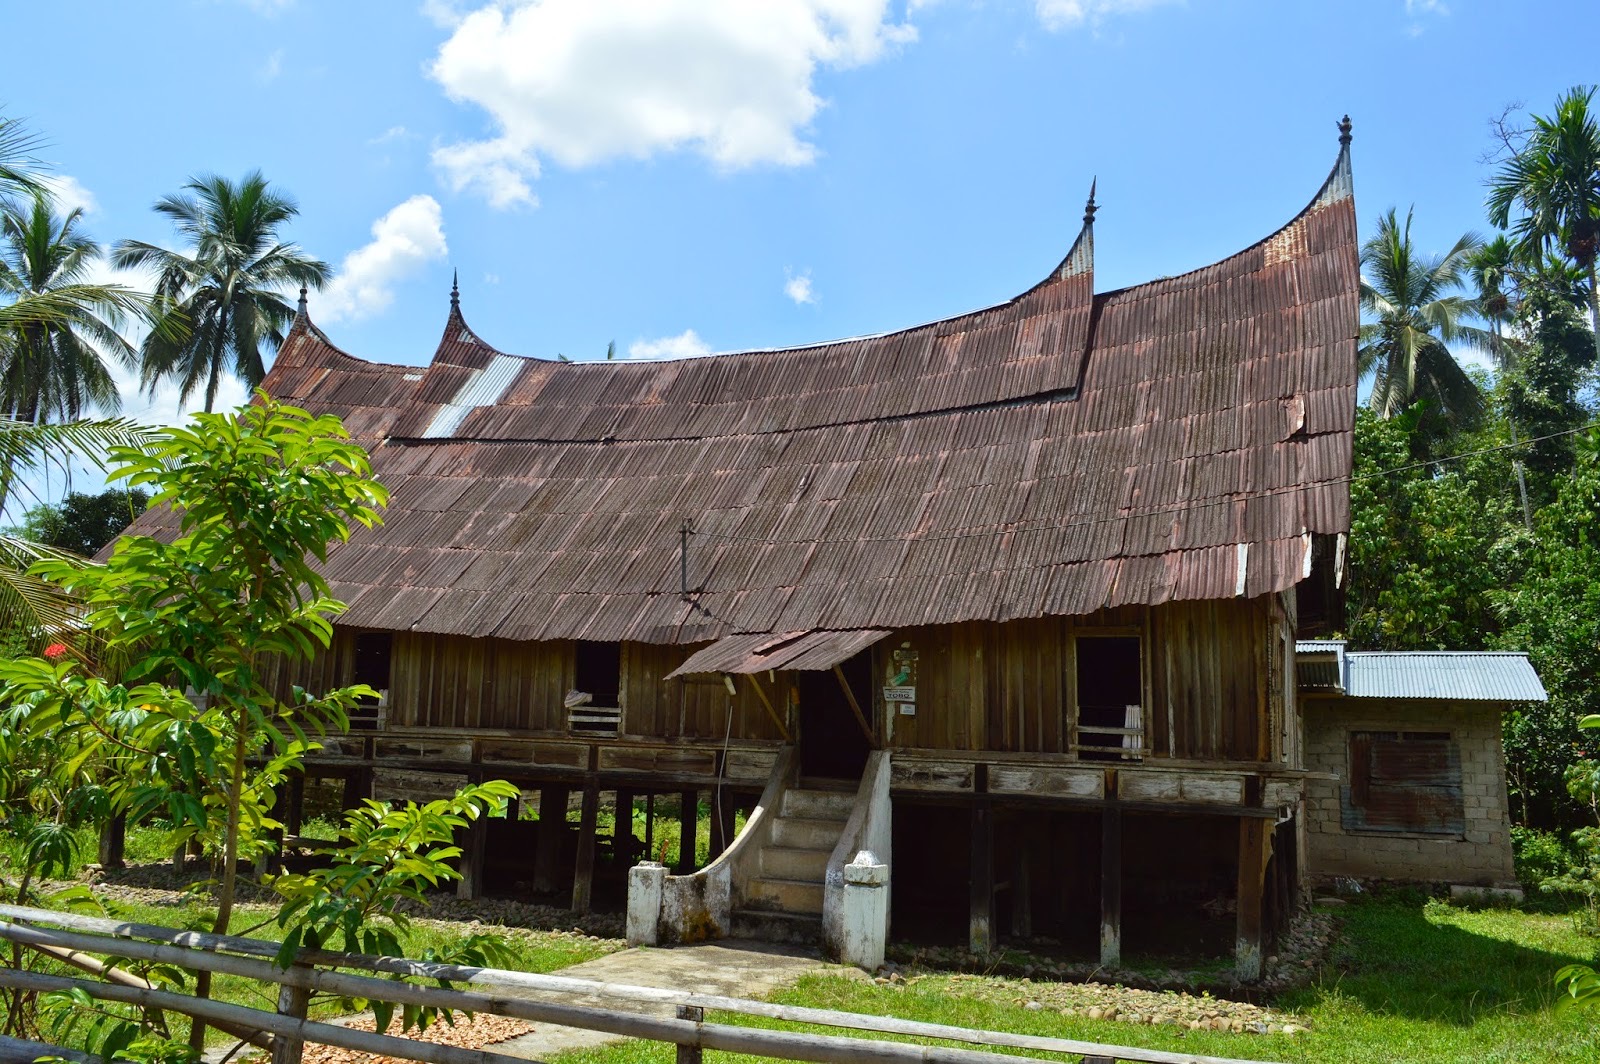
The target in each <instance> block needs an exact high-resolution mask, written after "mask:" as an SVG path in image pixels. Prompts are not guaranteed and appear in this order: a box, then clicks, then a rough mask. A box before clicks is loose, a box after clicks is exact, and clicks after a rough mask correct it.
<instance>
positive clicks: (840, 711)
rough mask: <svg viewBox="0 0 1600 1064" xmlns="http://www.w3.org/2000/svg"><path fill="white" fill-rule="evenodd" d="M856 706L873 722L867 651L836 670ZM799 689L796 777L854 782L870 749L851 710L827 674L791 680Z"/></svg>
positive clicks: (806, 674)
mask: <svg viewBox="0 0 1600 1064" xmlns="http://www.w3.org/2000/svg"><path fill="white" fill-rule="evenodd" d="M839 670H840V672H842V673H844V678H845V682H846V683H847V684H849V685H850V693H851V694H853V695H855V698H856V704H857V705H858V706H860V707H861V711H862V712H863V713H865V714H866V715H867V720H868V722H870V721H871V720H872V651H871V650H863V651H862V652H861V653H859V654H857V655H856V656H855V657H853V658H851V659H850V660H848V661H846V662H843V663H842V664H841V665H840V666H839ZM796 675H797V676H798V677H799V683H798V684H797V686H798V687H799V688H800V774H801V775H802V776H819V777H822V778H825V779H843V780H859V779H860V778H861V773H862V772H863V771H864V770H865V769H866V767H867V755H868V754H869V753H871V752H872V744H871V743H869V742H868V741H867V737H866V736H865V735H863V734H862V733H861V724H860V723H859V722H858V721H857V720H856V714H855V711H854V710H852V709H851V708H850V702H849V699H847V698H846V697H845V693H844V688H843V687H841V686H840V684H839V677H838V676H837V675H835V674H834V672H833V670H832V669H827V670H822V671H816V672H812V671H807V672H800V673H797V674H796Z"/></svg>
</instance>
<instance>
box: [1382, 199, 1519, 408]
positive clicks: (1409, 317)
mask: <svg viewBox="0 0 1600 1064" xmlns="http://www.w3.org/2000/svg"><path fill="white" fill-rule="evenodd" d="M1479 243H1480V241H1479V240H1478V238H1477V236H1475V235H1474V234H1472V233H1467V234H1465V235H1463V236H1462V237H1461V238H1460V239H1459V240H1457V241H1456V242H1455V244H1454V245H1453V246H1452V247H1451V248H1450V250H1449V251H1448V252H1446V253H1445V254H1444V255H1442V256H1439V257H1428V256H1424V255H1421V254H1419V253H1418V251H1417V249H1416V247H1415V246H1414V245H1413V244H1412V242H1411V212H1409V211H1408V212H1407V213H1406V219H1405V222H1404V224H1402V223H1401V222H1400V221H1399V219H1398V218H1397V216H1396V213H1395V211H1394V209H1393V208H1390V209H1389V211H1388V213H1387V214H1384V215H1383V216H1382V217H1380V218H1379V219H1378V231H1377V232H1376V233H1374V234H1373V235H1372V236H1371V237H1370V238H1369V239H1368V240H1367V241H1366V243H1364V244H1362V245H1361V309H1362V310H1363V311H1365V312H1366V314H1367V316H1368V321H1367V323H1366V324H1364V325H1362V326H1361V347H1360V354H1359V356H1358V358H1359V363H1358V365H1359V368H1360V373H1361V375H1362V376H1363V377H1370V378H1371V381H1372V393H1371V397H1370V399H1369V402H1370V404H1371V406H1372V408H1373V409H1374V410H1376V411H1377V412H1378V413H1379V414H1380V415H1381V416H1383V417H1386V418H1389V417H1394V416H1396V415H1397V414H1399V413H1400V412H1401V411H1404V410H1406V409H1408V408H1410V407H1411V406H1412V405H1413V404H1415V403H1416V402H1417V401H1418V400H1424V399H1425V400H1427V402H1428V408H1429V413H1428V415H1427V419H1426V428H1427V430H1428V432H1429V433H1430V434H1431V435H1434V436H1438V435H1443V434H1447V433H1448V432H1449V431H1451V430H1453V429H1454V428H1456V427H1460V426H1466V425H1470V424H1471V423H1472V422H1473V421H1475V420H1476V418H1477V417H1478V414H1479V413H1480V412H1481V410H1482V407H1483V397H1482V395H1481V394H1480V393H1479V391H1478V386H1477V384H1476V383H1475V382H1474V381H1473V380H1472V378H1471V377H1470V376H1468V375H1467V373H1466V371H1465V370H1463V369H1462V368H1461V365H1460V364H1459V363H1458V362H1456V360H1455V356H1453V355H1452V354H1451V353H1450V349H1449V348H1448V347H1447V346H1446V344H1449V343H1455V342H1460V341H1466V342H1470V343H1473V344H1477V345H1480V346H1488V338H1487V336H1486V334H1484V333H1482V332H1481V331H1479V330H1477V329H1475V328H1473V327H1471V326H1469V325H1467V324H1466V322H1467V319H1469V318H1470V317H1471V316H1472V315H1473V313H1474V304H1473V301H1472V300H1471V299H1470V298H1468V297H1467V296H1464V295H1460V294H1456V292H1455V290H1456V289H1458V288H1459V287H1460V286H1461V284H1462V282H1463V280H1464V278H1465V274H1466V271H1467V267H1468V261H1469V258H1470V256H1471V255H1472V254H1473V252H1474V251H1476V250H1477V248H1478V245H1479Z"/></svg>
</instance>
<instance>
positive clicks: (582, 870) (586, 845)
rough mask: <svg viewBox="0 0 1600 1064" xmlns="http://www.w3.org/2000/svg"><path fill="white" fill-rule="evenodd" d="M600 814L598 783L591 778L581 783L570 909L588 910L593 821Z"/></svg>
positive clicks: (590, 887)
mask: <svg viewBox="0 0 1600 1064" xmlns="http://www.w3.org/2000/svg"><path fill="white" fill-rule="evenodd" d="M599 816H600V784H599V783H598V782H596V781H595V780H593V779H591V780H590V781H589V782H588V783H585V784H584V785H583V814H582V816H581V817H580V819H579V821H578V866H577V868H576V869H574V870H573V873H572V911H573V912H575V913H586V912H588V911H589V895H590V892H591V891H592V890H593V888H594V841H595V840H594V836H595V821H596V820H597V819H599Z"/></svg>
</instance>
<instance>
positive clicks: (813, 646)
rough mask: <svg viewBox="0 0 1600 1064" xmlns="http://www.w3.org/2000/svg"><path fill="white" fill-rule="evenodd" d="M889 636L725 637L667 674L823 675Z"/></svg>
mask: <svg viewBox="0 0 1600 1064" xmlns="http://www.w3.org/2000/svg"><path fill="white" fill-rule="evenodd" d="M888 634H889V633H888V632H886V631H883V630H881V629H874V628H869V629H865V630H863V631H854V632H785V633H782V634H779V635H773V634H771V633H770V632H769V633H762V634H759V635H730V636H724V637H722V638H721V639H719V640H717V641H716V642H715V643H712V644H711V645H710V646H708V647H701V648H700V649H699V650H697V651H695V652H694V653H693V654H691V655H689V658H688V660H687V661H685V662H684V663H683V664H682V665H679V666H678V667H677V668H676V669H673V670H672V671H671V672H669V673H667V679H669V680H670V679H672V678H673V677H674V676H688V675H690V674H692V673H697V672H734V673H749V672H766V671H767V670H769V669H788V670H791V671H799V672H821V671H824V670H826V669H831V668H833V667H834V666H835V665H837V664H839V663H840V662H842V661H847V660H849V659H850V658H852V657H854V656H855V655H856V654H858V653H860V652H861V651H863V650H865V649H866V648H867V647H870V646H871V645H872V644H874V643H876V642H878V641H879V640H880V639H883V638H884V637H885V636H887V635H888Z"/></svg>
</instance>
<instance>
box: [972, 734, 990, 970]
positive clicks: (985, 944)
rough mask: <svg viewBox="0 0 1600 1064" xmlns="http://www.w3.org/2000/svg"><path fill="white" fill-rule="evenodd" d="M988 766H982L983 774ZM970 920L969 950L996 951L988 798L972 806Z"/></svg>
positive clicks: (979, 951) (979, 800) (980, 769)
mask: <svg viewBox="0 0 1600 1064" xmlns="http://www.w3.org/2000/svg"><path fill="white" fill-rule="evenodd" d="M987 767H988V766H986V765H979V766H978V769H979V771H980V773H981V772H982V770H983V769H984V768H987ZM969 883H970V885H971V888H972V889H971V896H970V901H971V904H972V912H971V916H970V919H969V920H968V921H967V949H968V950H969V951H971V952H973V953H989V952H992V951H993V950H994V945H995V943H994V810H993V809H992V808H991V807H990V805H989V799H988V798H978V799H977V800H975V801H974V802H973V803H972V872H971V877H970V879H969Z"/></svg>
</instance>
